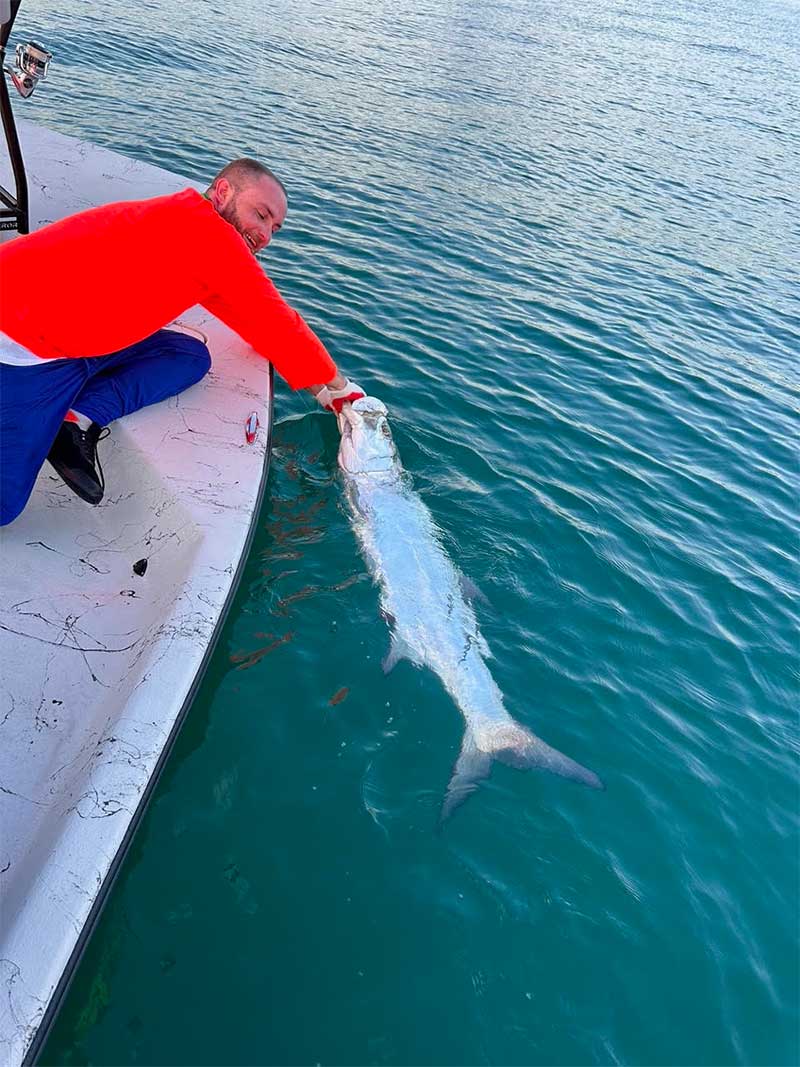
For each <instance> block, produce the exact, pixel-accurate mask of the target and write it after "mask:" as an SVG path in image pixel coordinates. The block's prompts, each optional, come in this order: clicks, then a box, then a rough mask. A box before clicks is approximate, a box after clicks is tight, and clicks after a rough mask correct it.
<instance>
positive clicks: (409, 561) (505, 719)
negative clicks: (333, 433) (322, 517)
mask: <svg viewBox="0 0 800 1067" xmlns="http://www.w3.org/2000/svg"><path fill="white" fill-rule="evenodd" d="M338 422H339V429H340V432H341V435H342V439H341V443H340V447H339V466H340V468H341V470H342V474H343V477H344V479H345V483H346V487H347V499H348V502H349V505H350V510H351V513H352V517H353V528H354V530H355V533H356V536H357V538H358V541H359V544H360V546H361V551H362V554H363V556H364V559H365V560H366V563H367V566H368V568H369V570H370V573H371V575H372V577H373V579H374V580H375V582H376V583H377V584H378V586H379V588H380V597H381V609H382V614H383V615H384V617H385V618H386V619H388V620H389V621H390V624H391V629H392V639H391V647H390V651H389V654H388V655H387V656H386V658H385V660H384V670H385V671H387V672H388V671H390V670H392V668H393V667H394V666H395V665H396V663H397V662H398V661H399V660H401V659H408V660H410V661H411V662H412V663H414V664H416V665H417V666H419V667H428V668H430V669H431V670H432V671H433V672H434V673H435V674H437V675H438V676H439V678H440V679H441V681H442V683H443V685H444V687H445V689H446V690H447V692H448V693H449V694H450V696H451V697H452V698H453V700H454V702H455V704H456V705H457V707H458V709H459V711H460V712H461V714H462V716H463V718H464V722H465V724H466V729H465V732H464V739H463V743H462V746H461V752H460V754H459V757H458V759H457V760H456V764H455V768H454V770H453V775H452V778H451V779H450V783H449V785H448V787H447V793H446V795H445V799H444V803H443V805H442V815H441V817H442V819H443V820H444V819H446V818H448V817H449V816H450V815H451V814H452V812H453V811H454V810H455V809H456V808H457V807H458V806H459V805H460V804H461V803H463V801H464V800H466V799H467V797H468V796H469V795H470V794H471V793H473V792H474V791H475V789H476V788H477V786H478V784H479V783H480V781H481V780H482V779H484V778H486V777H488V775H489V772H490V770H491V764H492V762H493V760H500V761H502V762H503V763H507V764H509V765H510V766H513V767H517V768H519V769H523V770H524V769H529V768H543V769H546V770H549V771H552V772H553V773H555V774H559V775H561V776H562V777H565V778H571V779H573V780H574V781H578V782H581V783H582V784H583V785H587V786H590V787H591V788H594V789H603V788H604V786H603V783H602V782H601V780H600V779H599V778H598V776H597V775H596V774H595V773H594V772H593V771H590V770H588V769H587V768H586V767H582V766H581V765H580V764H579V763H576V762H575V761H574V760H572V759H570V758H569V757H568V756H565V755H563V753H561V752H558V751H556V749H554V748H551V747H550V746H549V745H547V744H546V743H545V742H544V741H542V740H541V739H540V738H538V737H536V736H535V735H534V734H532V733H531V732H530V731H529V730H528V729H527V728H526V727H524V726H522V725H521V724H520V723H518V722H517V721H516V720H515V719H514V718H512V716H511V715H509V713H508V711H506V709H505V707H504V705H503V696H502V693H501V692H500V689H499V687H498V686H497V683H496V682H495V680H494V678H493V677H492V674H491V672H490V671H489V668H488V667H487V666H486V660H485V657H487V656H488V655H489V649H488V646H487V644H486V641H485V640H484V638H483V636H482V634H481V633H480V630H479V628H478V620H477V618H476V616H475V612H474V610H473V607H472V604H471V603H470V600H469V597H468V594H466V593H465V589H466V588H467V587H468V584H469V583H468V582H467V580H466V579H464V577H463V576H462V575H461V574H460V573H459V571H458V569H457V568H456V566H455V564H454V563H453V561H452V560H451V559H450V557H449V556H448V554H447V552H446V551H445V549H444V547H443V545H442V542H441V539H440V537H439V534H438V531H437V528H436V524H435V522H434V520H433V516H432V515H431V513H430V511H429V510H428V508H427V507H426V506H425V504H424V503H423V502H422V500H421V499H420V497H419V496H418V495H417V494H416V493H415V492H414V490H413V488H412V487H411V483H410V480H409V478H408V476H407V475H406V474H405V472H404V471H403V467H402V465H401V463H400V458H399V455H398V453H397V449H396V447H395V444H394V440H393V438H392V434H391V430H390V428H389V422H388V419H387V412H386V408H385V406H384V405H383V403H382V402H381V401H380V400H377V399H376V398H375V397H362V398H360V399H359V400H356V401H355V402H354V403H353V404H347V405H345V406H344V407H343V409H342V412H341V414H340V415H339V418H338Z"/></svg>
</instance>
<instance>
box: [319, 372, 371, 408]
mask: <svg viewBox="0 0 800 1067" xmlns="http://www.w3.org/2000/svg"><path fill="white" fill-rule="evenodd" d="M341 381H343V382H344V384H343V385H340V387H339V388H335V386H337V385H339V383H340V382H341ZM366 395H367V394H366V393H365V392H364V390H363V389H362V388H361V386H360V385H356V383H355V382H351V381H350V379H349V378H344V379H342V377H341V375H337V377H336V378H334V379H333V381H331V382H328V384H327V385H323V387H322V388H321V389H320V390H319V391H318V392H317V394H316V397H317V403H318V404H320V405H321V406H322V407H323V408H325V410H326V411H334V412H335V413H336V414H337V415H338V414H339V412H340V411H341V410H342V404H352V402H353V401H354V400H358V399H359V397H362V396H366Z"/></svg>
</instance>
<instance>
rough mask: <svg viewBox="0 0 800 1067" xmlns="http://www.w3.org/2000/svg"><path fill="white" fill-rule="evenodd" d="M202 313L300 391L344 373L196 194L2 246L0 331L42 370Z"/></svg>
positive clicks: (124, 206) (99, 213) (82, 220)
mask: <svg viewBox="0 0 800 1067" xmlns="http://www.w3.org/2000/svg"><path fill="white" fill-rule="evenodd" d="M195 304H201V305H202V306H203V307H204V308H207V309H208V311H210V312H211V313H212V314H214V315H216V316H217V318H219V319H221V320H222V321H223V322H224V323H226V325H228V326H230V327H231V329H233V330H235V331H236V333H238V334H239V335H240V336H241V337H242V338H243V339H244V340H245V341H247V342H248V343H249V344H251V345H252V346H253V348H255V349H256V351H257V352H259V353H260V354H261V355H263V356H265V357H266V358H267V359H269V360H270V361H271V362H272V363H273V364H274V365H275V369H276V370H277V371H278V373H279V374H280V375H281V376H282V377H283V378H285V379H286V381H287V382H288V384H289V385H290V386H291V387H292V388H293V389H302V388H304V387H306V386H309V385H319V384H321V383H323V382H327V381H330V379H331V378H333V376H334V375H335V374H336V366H335V364H334V362H333V360H332V359H331V357H330V356H329V355H328V353H327V351H326V350H325V347H324V346H323V344H322V342H321V341H320V340H319V338H318V337H317V336H316V335H315V334H314V332H313V331H312V330H311V329H310V328H309V327H308V326H307V325H306V323H305V322H304V321H303V319H302V318H301V317H300V316H299V315H298V313H297V312H296V311H294V310H293V309H292V308H291V307H289V305H288V304H287V303H286V301H285V300H284V299H283V298H282V297H281V295H280V294H279V293H278V290H277V289H276V288H275V286H274V285H273V284H272V282H271V281H270V280H269V278H267V276H266V275H265V274H264V272H263V270H262V269H261V267H260V266H259V264H258V262H257V261H256V259H255V258H254V256H253V255H252V253H251V252H250V249H249V248H248V246H247V244H246V243H245V241H244V239H243V238H242V237H241V236H240V235H239V233H238V232H237V230H236V229H235V228H234V227H233V226H232V225H231V224H230V223H228V222H226V221H225V220H224V219H223V218H221V217H220V216H219V215H218V214H217V212H216V211H215V209H214V207H213V206H212V204H211V203H210V202H209V201H207V200H206V199H204V197H202V196H201V195H200V193H198V192H196V191H195V190H194V189H185V190H184V191H183V192H180V193H173V194H171V195H170V196H159V197H155V198H153V199H150V200H133V201H127V202H124V203H118V204H106V205H104V206H103V207H98V208H92V209H91V210H89V211H83V212H81V213H80V214H78V215H70V216H69V217H68V218H65V219H61V220H60V221H58V222H54V223H51V224H50V225H48V226H44V227H43V228H42V229H40V230H37V231H36V232H35V233H32V234H28V235H27V236H24V237H18V238H16V239H15V240H13V241H10V242H8V243H7V244H4V245H0V331H2V332H4V333H6V334H7V335H8V336H9V337H10V338H11V339H12V340H14V341H16V342H17V343H18V344H20V345H22V346H24V347H25V348H27V349H28V350H29V351H31V352H33V353H34V354H35V355H36V356H39V357H40V358H42V359H63V358H78V357H81V356H102V355H107V354H108V353H110V352H116V351H118V350H119V349H121V348H125V347H127V346H128V345H130V344H133V343H134V342H136V341H141V340H142V339H143V338H145V337H148V336H149V335H150V334H152V333H155V331H156V330H159V329H161V328H162V327H163V326H166V325H167V324H168V323H169V322H171V321H172V320H173V319H174V318H175V317H176V316H178V315H180V314H181V313H182V312H184V311H186V310H187V308H190V307H193V306H194V305H195Z"/></svg>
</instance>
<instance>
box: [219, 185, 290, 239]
mask: <svg viewBox="0 0 800 1067" xmlns="http://www.w3.org/2000/svg"><path fill="white" fill-rule="evenodd" d="M212 202H213V204H214V207H215V208H216V209H217V211H218V212H219V214H220V215H221V216H222V218H223V219H225V221H226V222H229V223H230V224H231V226H234V227H235V228H236V229H237V230H238V231H239V233H240V234H241V235H242V237H243V238H244V240H245V243H246V244H247V246H248V248H249V249H250V251H251V252H252V253H253V255H255V254H256V252H260V251H261V249H262V248H266V247H267V245H268V244H269V243H270V241H271V240H272V236H273V234H275V233H277V232H278V230H279V229H280V228H281V226H282V225H283V220H284V219H285V218H286V208H287V203H286V196H285V195H284V192H283V189H281V187H280V186H279V185H278V184H277V182H275V181H273V179H272V178H269V177H267V175H264V176H263V177H261V178H256V179H251V180H249V181H247V182H246V183H243V184H242V185H241V186H240V187H239V188H238V189H236V188H234V186H232V185H231V183H230V182H229V181H227V180H226V179H225V178H221V179H220V180H219V181H218V182H217V184H216V185H215V186H214V189H213V195H212Z"/></svg>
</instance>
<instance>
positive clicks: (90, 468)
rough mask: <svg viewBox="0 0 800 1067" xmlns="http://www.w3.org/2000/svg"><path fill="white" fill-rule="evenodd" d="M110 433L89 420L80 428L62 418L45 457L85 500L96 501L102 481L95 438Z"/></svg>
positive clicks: (102, 485) (100, 492) (101, 495)
mask: <svg viewBox="0 0 800 1067" xmlns="http://www.w3.org/2000/svg"><path fill="white" fill-rule="evenodd" d="M110 433H111V431H110V430H109V428H108V427H107V426H105V427H104V426H98V425H97V423H96V422H93V423H91V425H90V426H89V429H88V430H82V429H81V428H80V426H78V424H77V422H62V424H61V429H60V430H59V431H58V433H57V434H56V439H55V441H54V442H53V447H52V448H51V449H50V451H49V452H48V454H47V458H48V460H49V461H50V463H51V464H52V466H53V468H54V469H55V471H56V473H57V474H59V475H60V476H61V477H62V478H63V479H64V481H65V482H66V483H67V485H68V486H69V487H70V489H71V490H72V491H73V493H77V494H78V496H79V497H80V498H81V500H85V501H86V503H87V504H99V503H100V501H101V500H102V499H103V491H104V489H105V482H104V481H103V470H102V468H101V466H100V461H99V460H98V458H97V442H98V441H102V440H103V438H104V437H108V435H109V434H110Z"/></svg>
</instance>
